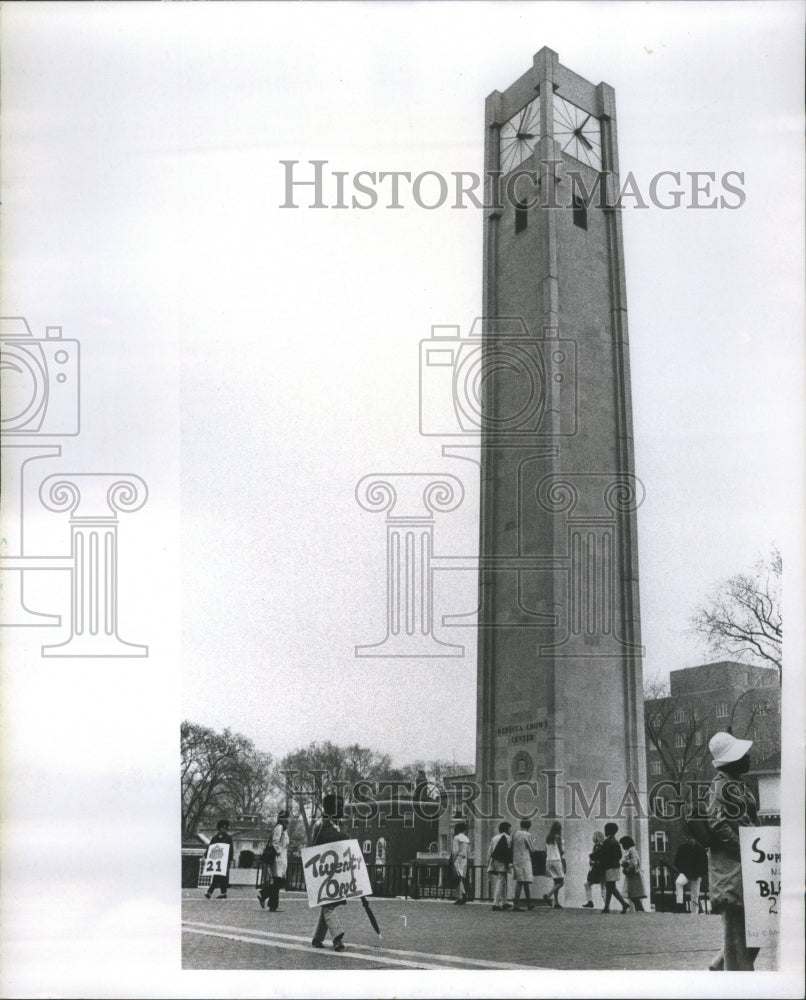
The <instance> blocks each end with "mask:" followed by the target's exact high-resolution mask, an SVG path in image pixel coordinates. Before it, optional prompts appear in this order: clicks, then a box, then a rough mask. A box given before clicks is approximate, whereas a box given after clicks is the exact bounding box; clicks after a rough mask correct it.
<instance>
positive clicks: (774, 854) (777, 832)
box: [739, 826, 781, 948]
mask: <svg viewBox="0 0 806 1000" xmlns="http://www.w3.org/2000/svg"><path fill="white" fill-rule="evenodd" d="M739 844H740V847H741V851H742V886H743V888H744V926H745V937H746V938H747V944H748V946H749V947H752V948H763V947H764V946H765V945H770V944H775V943H776V942H777V940H778V937H779V936H780V933H781V905H780V896H781V827H780V826H742V827H739Z"/></svg>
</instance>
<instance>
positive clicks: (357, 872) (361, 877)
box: [300, 840, 372, 906]
mask: <svg viewBox="0 0 806 1000" xmlns="http://www.w3.org/2000/svg"><path fill="white" fill-rule="evenodd" d="M300 854H301V856H302V870H303V872H304V873H305V888H306V889H307V890H308V906H322V905H324V904H327V903H338V902H339V901H340V900H342V899H359V898H360V897H361V896H371V895H372V886H371V885H370V884H369V875H368V874H367V866H366V865H365V864H364V855H363V854H362V853H361V848H360V847H359V845H358V841H357V840H337V841H335V842H334V843H332V844H318V845H317V846H316V847H303V848H302V850H301V851H300Z"/></svg>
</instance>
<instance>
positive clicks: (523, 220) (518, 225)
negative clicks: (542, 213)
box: [515, 201, 529, 233]
mask: <svg viewBox="0 0 806 1000" xmlns="http://www.w3.org/2000/svg"><path fill="white" fill-rule="evenodd" d="M528 221H529V212H528V209H527V207H526V202H525V201H516V202H515V232H516V233H521V232H523V230H524V229H526V224H527V223H528Z"/></svg>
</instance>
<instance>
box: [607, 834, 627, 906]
mask: <svg viewBox="0 0 806 1000" xmlns="http://www.w3.org/2000/svg"><path fill="white" fill-rule="evenodd" d="M604 832H605V839H604V843H603V844H602V853H601V855H600V861H601V865H602V868H603V869H604V879H605V905H604V909H603V910H602V913H609V912H610V900H611V899H612V898H613V896H615V897H616V899H617V900H618V901H619V902H620V903H621V912H622V913H626V912H627V910H629V908H630V905H629V903H627V902H626V901H625V899H624V897H623V896H622V895H621V893H620V892H619V891H618V889H617V888H616V882H617V881H618V878H619V875H620V874H621V873H620V871H619V863H620V861H621V845H620V844H619V842H618V841H617V840H616V834H617V833H618V823H605V828H604Z"/></svg>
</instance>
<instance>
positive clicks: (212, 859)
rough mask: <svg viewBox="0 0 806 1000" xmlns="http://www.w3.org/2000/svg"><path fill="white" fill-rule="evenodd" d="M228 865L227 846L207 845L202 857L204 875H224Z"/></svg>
mask: <svg viewBox="0 0 806 1000" xmlns="http://www.w3.org/2000/svg"><path fill="white" fill-rule="evenodd" d="M228 865H229V844H208V846H207V853H206V854H205V856H204V870H203V874H205V875H213V876H216V875H226V874H227V867H228Z"/></svg>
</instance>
